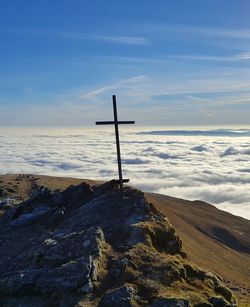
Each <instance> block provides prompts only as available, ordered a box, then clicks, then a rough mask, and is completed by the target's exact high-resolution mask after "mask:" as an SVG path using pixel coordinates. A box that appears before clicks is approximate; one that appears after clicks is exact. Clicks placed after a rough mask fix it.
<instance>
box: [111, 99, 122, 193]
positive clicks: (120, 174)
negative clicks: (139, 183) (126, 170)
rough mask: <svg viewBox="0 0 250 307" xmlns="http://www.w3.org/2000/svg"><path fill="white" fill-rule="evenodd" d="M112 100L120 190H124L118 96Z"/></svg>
mask: <svg viewBox="0 0 250 307" xmlns="http://www.w3.org/2000/svg"><path fill="white" fill-rule="evenodd" d="M112 99H113V110H114V125H115V139H116V151H117V163H118V174H119V183H120V189H123V180H122V161H121V150H120V138H119V126H118V116H117V106H116V96H115V95H113V96H112Z"/></svg>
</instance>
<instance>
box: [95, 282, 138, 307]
mask: <svg viewBox="0 0 250 307" xmlns="http://www.w3.org/2000/svg"><path fill="white" fill-rule="evenodd" d="M134 293H135V290H134V289H133V288H132V287H129V286H123V287H120V288H118V289H115V290H113V291H110V292H107V293H106V294H105V295H104V297H103V299H102V300H101V303H100V307H114V306H120V307H131V306H133V305H132V303H133V302H132V300H133V297H134Z"/></svg>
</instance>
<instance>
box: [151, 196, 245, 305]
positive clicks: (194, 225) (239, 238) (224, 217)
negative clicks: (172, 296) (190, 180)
mask: <svg viewBox="0 0 250 307" xmlns="http://www.w3.org/2000/svg"><path fill="white" fill-rule="evenodd" d="M147 197H148V200H150V201H151V202H153V203H154V205H155V206H156V207H157V209H158V210H160V211H162V212H163V213H164V214H165V215H166V216H167V217H168V219H169V221H170V222H171V223H172V224H173V226H174V228H175V229H176V231H177V233H178V234H179V236H180V238H181V239H182V241H183V245H184V249H185V250H186V251H187V254H188V255H189V257H190V259H191V260H192V261H193V262H194V263H196V264H197V265H199V266H201V267H204V268H207V269H210V270H211V271H213V272H215V273H216V274H218V275H220V276H222V277H223V278H224V279H225V282H226V283H227V284H228V285H229V287H230V288H233V289H234V288H235V289H236V288H238V290H236V292H237V295H238V297H240V298H241V302H242V304H243V302H245V306H247V302H248V303H249V301H250V292H249V285H250V257H249V247H250V236H249V234H250V221H248V220H245V219H243V218H241V217H237V216H234V215H232V214H230V213H227V212H224V211H221V210H219V209H217V208H215V207H214V206H212V205H209V204H206V203H203V202H197V201H196V202H191V201H187V200H183V199H178V198H173V197H169V196H165V195H159V194H153V193H148V196H147ZM218 229H219V230H218ZM248 306H249V305H248Z"/></svg>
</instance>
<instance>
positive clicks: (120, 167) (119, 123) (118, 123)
mask: <svg viewBox="0 0 250 307" xmlns="http://www.w3.org/2000/svg"><path fill="white" fill-rule="evenodd" d="M112 99H113V110H114V121H103V122H96V125H114V126H115V138H116V151H117V163H118V173H119V181H118V182H119V185H120V189H121V190H122V189H123V183H125V182H129V179H123V178H122V161H121V150H120V140H119V125H121V124H134V123H135V122H134V121H118V116H117V107H116V96H115V95H113V96H112Z"/></svg>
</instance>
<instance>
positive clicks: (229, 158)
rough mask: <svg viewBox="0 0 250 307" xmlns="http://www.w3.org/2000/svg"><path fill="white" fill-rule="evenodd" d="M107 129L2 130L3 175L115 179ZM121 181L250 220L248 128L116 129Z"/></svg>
mask: <svg viewBox="0 0 250 307" xmlns="http://www.w3.org/2000/svg"><path fill="white" fill-rule="evenodd" d="M115 150H116V148H115V140H114V132H113V130H112V128H111V127H104V128H103V127H101V128H100V127H97V128H96V127H92V128H68V129H59V128H57V129H55V128H51V129H45V128H41V129H38V128H26V129H24V128H18V129H17V128H16V129H14V128H9V129H5V128H0V174H6V173H30V174H31V173H32V174H46V175H52V176H70V177H78V178H89V179H103V180H109V179H113V178H116V177H117V165H116V151H115ZM121 150H122V160H123V169H124V177H125V178H130V179H131V180H130V184H132V185H134V186H137V187H138V188H141V189H143V190H144V191H151V192H157V193H162V194H167V195H171V196H175V197H179V198H186V199H190V200H196V199H199V200H203V201H206V202H209V203H211V204H214V205H215V206H217V207H218V208H220V209H223V210H226V211H228V212H231V213H233V214H236V215H239V216H242V217H245V218H248V219H250V129H244V130H243V129H234V130H230V129H206V130H202V129H200V130H198V129H196V130H189V129H176V130H173V129H171V130H169V129H167V128H166V127H160V128H159V127H139V128H138V127H137V128H127V127H125V126H124V127H122V128H121Z"/></svg>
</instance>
